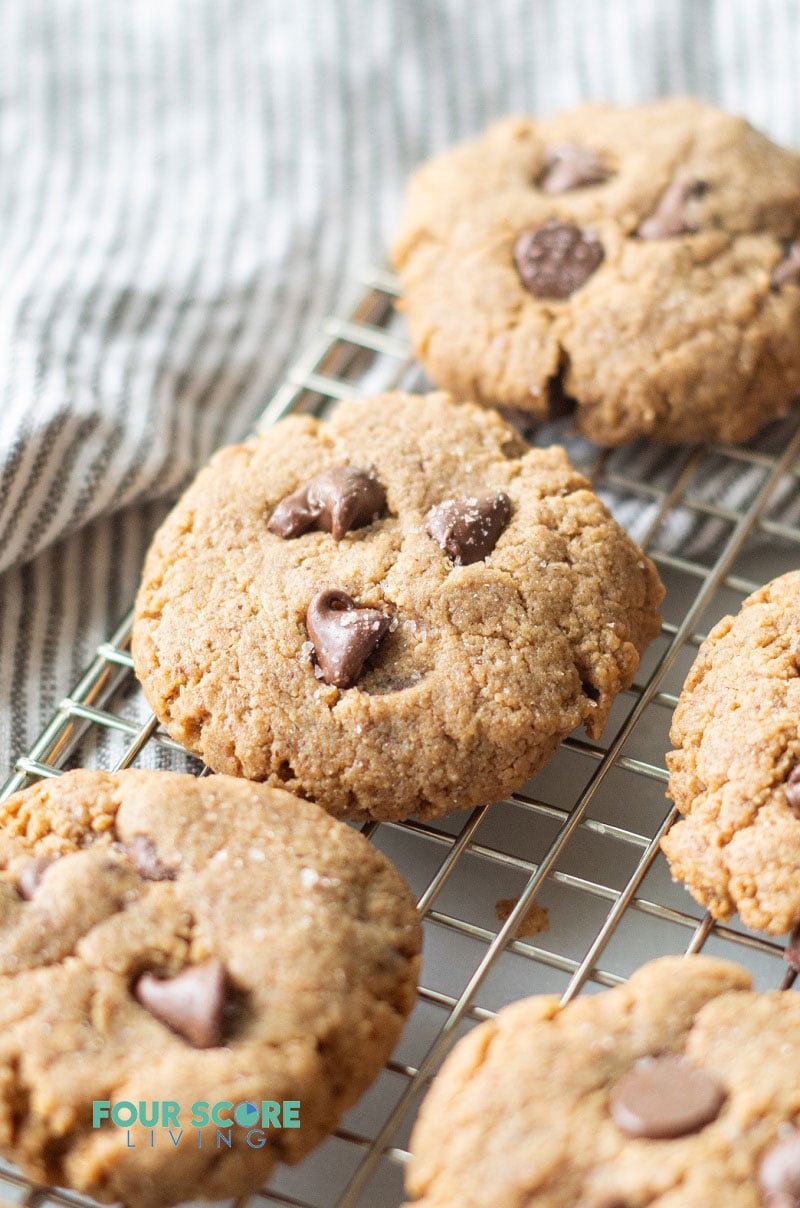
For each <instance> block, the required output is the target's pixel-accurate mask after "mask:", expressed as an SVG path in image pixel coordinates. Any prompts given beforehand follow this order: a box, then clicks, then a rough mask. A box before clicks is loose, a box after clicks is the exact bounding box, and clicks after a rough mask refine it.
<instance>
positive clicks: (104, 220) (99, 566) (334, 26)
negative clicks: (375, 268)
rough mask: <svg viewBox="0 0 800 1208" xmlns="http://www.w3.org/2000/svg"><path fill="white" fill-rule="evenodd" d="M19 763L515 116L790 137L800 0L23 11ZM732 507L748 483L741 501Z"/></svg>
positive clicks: (5, 255) (0, 464)
mask: <svg viewBox="0 0 800 1208" xmlns="http://www.w3.org/2000/svg"><path fill="white" fill-rule="evenodd" d="M0 31H1V32H0V99H1V105H0V155H2V172H0V230H1V231H2V239H0V262H1V267H0V396H1V397H2V403H1V404H0V468H1V469H2V479H1V480H0V570H1V571H2V572H3V573H2V575H0V675H2V694H1V697H0V704H1V706H2V710H1V711H0V763H2V765H3V767H4V768H5V767H7V766H8V764H9V763H10V761H11V758H12V756H13V754H15V753H18V752H20V751H21V750H22V749H23V748H25V747H26V746H27V745H28V744H29V742H30V740H31V739H32V737H34V736H35V734H36V732H37V731H38V729H39V728H40V726H41V724H42V722H43V720H44V719H45V718H46V717H47V715H48V714H49V713H50V712H51V710H52V708H53V706H54V703H55V702H56V701H57V700H58V698H59V696H60V695H61V694H63V692H64V691H65V690H66V689H67V688H68V687H69V686H70V685H71V683H72V681H73V679H74V678H75V676H76V674H77V673H78V671H79V669H80V668H81V667H82V666H83V665H84V664H85V663H86V661H87V660H88V658H89V656H90V654H91V650H92V649H93V647H94V645H95V644H96V642H97V641H98V640H100V639H102V637H103V636H104V634H105V633H106V632H107V631H108V630H109V628H110V627H111V625H112V624H113V622H114V621H115V620H117V619H118V618H119V616H120V615H121V614H122V613H123V612H124V611H125V608H126V607H127V605H128V603H129V601H130V598H131V596H132V593H133V590H134V587H135V582H136V578H137V573H138V569H139V566H140V563H141V558H142V554H143V551H144V549H145V547H146V544H147V541H148V539H149V537H150V535H151V533H152V531H153V529H154V527H155V525H156V524H157V522H158V520H159V518H160V517H161V516H162V515H163V512H164V504H163V503H162V502H158V501H160V500H163V499H164V498H165V497H167V496H169V495H170V494H172V493H174V492H175V491H176V489H177V488H178V487H179V485H180V484H181V483H183V482H184V481H185V480H186V478H187V476H189V475H190V473H191V472H192V470H193V469H194V468H195V467H196V466H197V465H198V464H199V463H200V462H202V461H203V460H204V459H205V458H206V456H207V455H208V453H209V452H210V451H211V449H212V448H214V447H215V446H216V445H218V444H220V443H221V442H223V441H226V440H229V439H234V438H237V437H239V436H241V435H242V434H243V433H244V432H246V431H247V430H248V428H249V427H250V425H251V424H252V422H253V420H254V418H255V417H256V415H257V414H258V412H259V410H260V409H261V407H262V406H263V404H264V402H265V401H266V399H267V397H268V395H269V393H270V391H271V390H272V389H273V388H274V386H275V385H276V384H277V383H278V382H279V380H280V378H281V375H282V373H283V372H284V370H285V368H286V366H287V363H288V361H289V360H290V359H291V358H292V357H293V355H294V354H296V353H297V352H298V351H299V350H300V349H301V348H302V346H303V344H304V342H306V341H307V339H308V338H309V337H310V335H311V334H312V333H313V332H314V331H315V330H316V328H317V327H318V324H319V322H320V320H321V318H322V317H323V316H324V315H325V314H326V313H328V312H329V311H331V310H335V309H337V307H338V306H339V305H340V303H341V302H342V298H343V291H344V290H345V289H346V288H347V287H348V286H349V284H350V282H351V279H352V278H353V276H354V275H355V273H356V272H357V271H358V270H359V269H360V268H362V267H363V266H364V265H365V264H366V263H367V262H368V261H371V260H374V259H378V260H379V259H380V258H381V257H382V249H383V247H384V246H385V242H386V240H387V238H388V236H389V235H390V232H391V230H392V227H393V224H394V222H395V220H396V217H397V213H398V207H399V201H400V196H401V190H402V185H403V180H404V178H405V176H406V174H407V172H408V171H409V169H410V168H411V167H412V166H413V164H414V163H415V162H417V161H418V160H419V159H421V158H423V157H425V156H427V155H429V154H430V153H431V152H433V151H434V150H436V149H438V148H440V147H442V146H444V145H445V144H447V143H448V142H450V141H451V140H453V139H455V138H458V137H463V136H464V135H467V134H470V133H472V132H474V131H476V130H478V129H479V128H480V127H481V126H483V125H484V124H485V123H486V122H487V121H489V120H491V119H492V118H494V117H496V116H499V115H501V114H503V113H506V112H508V111H520V112H522V111H533V112H549V111H553V110H556V109H559V108H562V107H567V106H570V105H573V104H575V103H577V102H579V101H580V100H582V99H587V98H595V99H610V100H616V101H619V102H623V103H630V102H635V101H638V100H643V99H647V98H650V97H653V96H655V95H658V94H663V93H669V92H694V93H697V94H699V95H702V96H706V97H708V98H710V99H713V100H716V101H717V102H719V103H721V104H723V105H725V106H727V107H729V108H731V109H734V110H739V111H742V112H744V113H746V114H747V115H748V116H749V117H750V118H751V120H752V121H754V122H755V123H756V124H757V125H759V126H761V127H762V128H764V129H765V130H767V131H769V132H770V133H771V134H772V135H773V136H775V137H776V138H778V139H779V140H783V141H787V142H795V143H800V73H799V72H798V61H800V4H799V3H798V2H797V0H718V2H716V3H714V2H713V0H492V2H491V3H486V2H485V0H416V2H413V0H291V2H287V0H135V2H134V3H126V4H120V3H108V2H107V0H58V2H54V0H16V2H15V0H6V3H5V4H4V5H3V7H2V21H0ZM731 485H732V486H734V487H735V484H731Z"/></svg>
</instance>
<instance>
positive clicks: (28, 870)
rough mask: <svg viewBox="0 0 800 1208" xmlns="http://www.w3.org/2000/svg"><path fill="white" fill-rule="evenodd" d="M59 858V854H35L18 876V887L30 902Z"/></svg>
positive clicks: (21, 895)
mask: <svg viewBox="0 0 800 1208" xmlns="http://www.w3.org/2000/svg"><path fill="white" fill-rule="evenodd" d="M57 859H58V856H35V857H34V858H33V859H32V860H29V861H28V863H27V864H26V865H25V867H24V868H23V869H22V871H21V873H20V874H19V877H18V878H17V889H18V890H19V895H20V897H21V898H24V899H25V901H26V902H30V900H31V898H32V897H33V896H34V894H35V893H36V890H37V889H38V888H39V886H40V885H41V883H42V878H43V877H44V874H45V873H46V872H47V870H48V868H49V867H50V865H51V864H55V862H56V860H57Z"/></svg>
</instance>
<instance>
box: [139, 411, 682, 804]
mask: <svg viewBox="0 0 800 1208" xmlns="http://www.w3.org/2000/svg"><path fill="white" fill-rule="evenodd" d="M337 534H338V537H337ZM662 595H663V589H662V587H661V584H660V581H659V579H658V576H657V574H656V571H655V569H654V567H653V565H652V563H651V562H650V561H649V560H648V559H647V558H645V557H644V555H643V554H642V553H641V551H640V550H639V549H638V548H637V547H636V545H635V544H634V543H633V542H632V541H631V540H630V538H629V537H627V535H626V534H625V533H624V532H623V531H622V530H621V529H620V528H619V526H618V525H617V524H616V523H615V522H614V521H613V520H612V518H611V516H610V515H609V513H608V511H607V510H606V508H605V507H604V506H603V504H602V503H601V502H600V500H599V499H598V498H597V496H596V495H594V494H593V493H592V491H591V489H590V487H589V483H588V482H587V481H586V480H585V479H584V478H582V477H581V475H579V474H577V473H576V472H575V470H573V469H572V467H571V466H570V464H569V462H568V461H567V458H566V455H565V454H564V452H563V450H561V449H558V448H553V449H548V450H539V449H530V448H529V447H528V446H527V445H526V444H525V443H524V442H523V441H522V440H521V439H520V437H519V436H518V435H517V433H516V432H515V431H514V429H513V428H511V427H510V426H509V425H507V424H505V423H504V422H503V421H502V420H501V419H500V417H499V416H498V415H497V414H496V413H493V412H487V411H485V410H483V409H482V408H480V407H476V406H473V405H467V404H463V405H457V404H456V403H454V402H453V400H452V399H449V398H448V397H446V396H444V395H430V396H427V397H425V396H420V395H403V394H390V395H384V396H382V397H379V398H374V399H371V400H368V401H363V402H351V403H346V404H342V405H340V406H339V407H338V409H337V410H336V412H335V414H334V417H333V418H332V420H331V421H330V422H320V421H318V420H315V419H313V418H311V417H308V416H302V417H301V416H297V417H290V418H289V419H286V420H283V421H281V422H280V423H279V424H277V425H276V426H275V427H274V428H272V429H271V430H270V431H268V432H267V433H266V434H265V435H263V436H261V437H259V438H258V439H256V440H253V441H250V442H249V443H247V444H244V445H239V446H236V447H234V448H229V449H225V450H223V451H222V452H220V453H218V454H217V455H216V456H215V457H214V458H213V459H212V461H211V463H210V465H209V466H208V467H207V468H206V469H205V470H203V471H202V472H201V474H200V475H199V477H198V478H197V480H196V481H195V483H194V484H193V485H192V486H191V487H190V488H189V490H188V491H187V492H186V494H185V495H184V497H183V499H182V500H181V501H180V502H179V504H178V505H177V507H176V508H175V510H174V511H173V512H172V514H171V515H170V516H169V517H168V519H167V521H166V522H165V524H164V526H163V527H162V528H161V530H160V531H159V533H158V534H157V536H156V538H155V540H154V543H153V546H152V548H151V550H150V553H149V555H148V558H147V561H146V564H145V568H144V575H143V582H142V586H141V589H140V591H139V595H138V600H137V604H136V617H135V622H134V630H133V657H134V664H135V667H136V672H137V675H138V676H139V678H140V680H141V682H142V685H143V687H144V691H145V694H146V695H147V698H148V700H149V702H150V704H151V706H152V708H153V709H154V711H155V713H156V714H157V715H158V717H159V718H161V720H162V721H163V722H164V724H165V725H166V727H167V729H168V730H169V732H170V734H172V735H173V737H175V738H176V739H178V741H180V742H182V743H183V744H184V745H186V746H187V747H189V748H190V749H191V750H193V751H195V752H197V753H198V754H199V755H201V756H202V757H203V759H205V760H206V762H207V763H208V764H209V765H210V766H211V767H212V768H215V769H216V770H217V771H224V772H231V773H234V774H235V775H239V776H247V777H249V778H251V779H254V780H267V779H269V780H272V781H274V782H282V783H284V784H285V786H286V787H287V788H288V789H290V790H291V791H293V792H296V793H298V794H299V795H301V796H305V797H309V798H311V799H313V800H316V801H318V802H319V803H320V804H322V805H324V806H325V807H326V808H327V809H329V810H330V811H332V812H333V813H335V814H339V815H346V816H350V817H362V818H363V817H368V816H373V817H376V818H384V819H387V818H389V819H390V818H404V817H407V816H408V815H409V814H411V813H418V814H420V815H423V816H433V815H436V814H442V813H444V812H446V811H447V810H450V809H454V808H461V807H465V806H471V805H474V804H476V803H479V802H488V801H492V800H494V799H496V798H497V797H499V796H502V795H504V794H506V793H508V792H510V791H512V790H513V789H516V788H518V787H519V785H520V784H522V783H523V781H524V780H525V779H526V777H527V776H529V775H530V774H531V773H532V772H533V771H534V770H535V769H536V768H538V767H539V766H540V765H541V764H542V763H543V762H544V760H545V759H546V758H547V757H548V756H549V755H550V754H551V753H552V752H553V750H554V749H555V747H556V746H557V745H558V743H559V741H560V740H561V739H562V738H563V737H565V736H566V735H567V734H568V733H569V732H570V731H571V730H573V729H574V728H575V726H577V725H578V724H579V723H580V722H582V721H583V722H585V723H586V725H587V727H588V729H589V732H590V733H591V734H592V735H594V736H596V735H598V734H599V733H600V731H601V730H602V727H603V724H604V722H605V720H606V717H607V714H608V710H609V708H610V706H611V703H612V701H613V699H614V696H615V695H616V693H617V692H619V691H620V689H622V688H624V687H626V686H627V685H628V684H630V682H631V680H632V678H633V675H634V672H635V670H636V667H637V665H638V661H639V651H640V650H641V649H642V648H643V646H644V645H645V644H646V643H647V642H648V641H649V640H650V639H651V638H652V637H653V636H654V635H655V634H656V633H657V632H658V628H659V616H658V612H657V606H658V603H659V601H660V600H661V597H662Z"/></svg>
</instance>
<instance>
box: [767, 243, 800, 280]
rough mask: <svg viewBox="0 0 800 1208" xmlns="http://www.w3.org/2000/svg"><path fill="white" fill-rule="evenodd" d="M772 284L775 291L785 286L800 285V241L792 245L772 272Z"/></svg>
mask: <svg viewBox="0 0 800 1208" xmlns="http://www.w3.org/2000/svg"><path fill="white" fill-rule="evenodd" d="M770 284H771V285H772V288H773V289H780V288H781V287H782V286H784V285H800V239H795V241H794V243H790V244H789V246H788V247H787V248H786V250H785V252H784V253H783V258H782V259H781V260H779V261H778V263H777V264H776V265H775V267H774V269H773V270H772V276H771V277H770Z"/></svg>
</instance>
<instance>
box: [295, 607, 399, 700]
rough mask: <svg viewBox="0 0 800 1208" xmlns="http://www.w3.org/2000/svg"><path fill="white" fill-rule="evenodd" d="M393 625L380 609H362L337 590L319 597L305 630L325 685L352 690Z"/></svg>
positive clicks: (309, 608)
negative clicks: (362, 670) (365, 664)
mask: <svg viewBox="0 0 800 1208" xmlns="http://www.w3.org/2000/svg"><path fill="white" fill-rule="evenodd" d="M391 623H392V619H391V617H388V616H386V615H385V614H384V613H382V612H379V611H378V610H377V608H359V607H358V606H357V605H356V602H355V600H353V599H352V597H351V596H348V595H347V593H346V592H344V591H341V590H339V589H337V588H330V589H329V590H328V591H321V592H320V593H319V594H318V595H316V596H315V597H314V599H313V600H312V601H311V603H310V604H309V606H308V611H307V612H306V628H307V630H308V636H309V638H310V639H311V642H312V643H313V646H314V653H315V655H316V658H317V666H318V668H319V671H320V675H321V678H322V679H323V680H324V681H325V683H326V684H333V685H334V686H335V687H337V688H351V687H352V686H353V684H354V683H355V682H356V680H357V679H358V677H359V675H360V674H361V668H362V667H363V666H364V663H365V662H366V661H367V659H368V658H369V656H370V655H371V654H372V652H373V651H374V650H375V649H376V647H377V646H378V644H379V643H380V642H381V641H382V640H383V638H384V637H385V636H386V633H387V632H388V630H389V627H390V625H391Z"/></svg>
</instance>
